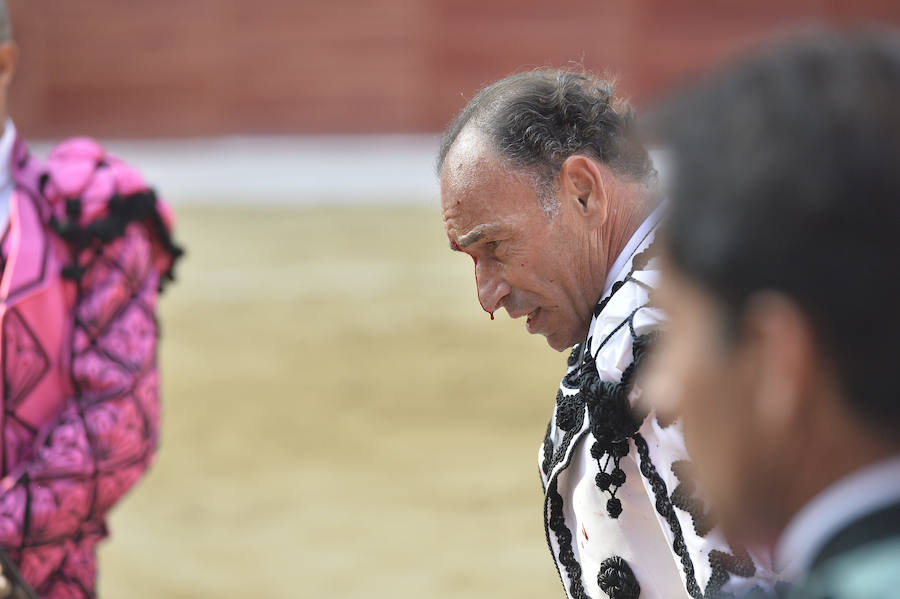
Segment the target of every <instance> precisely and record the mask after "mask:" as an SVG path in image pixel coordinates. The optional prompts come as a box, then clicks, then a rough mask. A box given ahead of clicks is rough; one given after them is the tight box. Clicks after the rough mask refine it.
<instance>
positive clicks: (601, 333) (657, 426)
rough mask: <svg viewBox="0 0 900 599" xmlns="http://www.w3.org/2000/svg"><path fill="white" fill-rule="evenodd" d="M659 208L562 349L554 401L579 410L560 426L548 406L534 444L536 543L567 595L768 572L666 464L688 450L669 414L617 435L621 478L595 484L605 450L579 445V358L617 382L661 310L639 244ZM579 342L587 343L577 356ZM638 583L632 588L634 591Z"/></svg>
mask: <svg viewBox="0 0 900 599" xmlns="http://www.w3.org/2000/svg"><path fill="white" fill-rule="evenodd" d="M660 217H661V209H658V210H657V211H656V212H654V214H652V215H651V216H650V217H649V218H648V219H647V221H645V222H644V224H643V226H642V227H641V228H640V229H639V230H638V231H637V232H636V233H635V235H634V236H633V237H632V239H631V241H630V242H629V244H628V245H627V246H626V248H625V250H624V251H623V252H622V255H620V256H619V259H618V260H617V261H616V263H615V264H614V266H613V268H612V269H611V271H610V276H609V278H608V280H607V283H608V285H607V289H606V291H605V292H604V299H603V300H601V302H600V303H599V304H598V308H600V307H601V306H602V310H601V311H600V312H599V314H598V312H597V310H595V316H594V318H593V320H592V322H591V326H590V333H589V336H588V340H587V342H586V344H581V345H579V346H576V347H575V348H574V350H573V352H572V356H571V357H570V359H569V367H568V372H567V375H566V377H565V378H564V379H563V381H562V383H561V384H560V391H559V395H558V396H557V401H558V406H559V405H560V401H563V402H565V401H567V400H565V399H562V400H561V399H560V398H570V399H569V401H574V402H575V404H574V405H576V406H578V409H577V411H576V412H575V413H576V414H581V416H580V417H578V416H576V417H575V418H574V421H575V422H574V424H573V422H572V420H573V418H572V417H571V415H570V416H569V417H566V416H562V418H563V426H564V427H566V428H568V429H569V430H568V431H567V430H563V429H562V428H560V426H559V425H560V422H559V419H560V417H561V416H560V409H559V408H558V409H557V410H555V411H554V414H553V417H552V419H551V422H550V424H549V426H548V429H547V436H546V438H545V441H544V443H543V444H542V446H541V449H540V451H539V454H538V461H539V466H540V471H541V479H542V482H543V485H544V490H545V501H544V528H545V531H546V535H547V543H548V545H549V547H550V551H551V553H552V555H553V559H554V561H555V562H556V567H557V570H558V571H559V575H560V579H561V580H562V583H563V586H564V587H565V589H566V593H567V594H568V596H569V597H571V598H573V599H585V598H587V597H590V598H596V599H603V598H605V597H612V598H613V599H634V598H636V597H638V596H639V597H640V598H641V599H678V598H685V597H694V598H700V597H704V596H706V595H707V593H708V592H713V591H716V590H717V589H721V590H722V591H724V592H733V593H736V594H742V593H744V592H748V591H750V590H751V589H753V588H754V587H755V586H758V587H760V588H761V589H762V590H766V591H768V590H769V589H771V588H772V586H773V583H774V581H775V579H776V576H775V575H774V573H773V572H772V570H771V566H770V560H769V559H768V557H767V556H762V557H761V556H759V555H757V554H756V553H754V554H753V555H752V556H751V555H750V554H748V553H746V552H744V551H735V550H733V549H732V548H730V547H729V546H728V544H727V543H726V542H725V541H724V539H723V537H722V535H721V534H720V533H719V532H718V530H717V529H716V528H714V527H713V523H711V522H707V521H706V520H708V518H706V517H705V512H706V508H705V504H703V503H702V501H701V500H700V499H699V498H697V497H696V496H695V495H694V489H693V483H692V481H690V480H686V478H687V477H686V475H685V474H684V473H683V472H682V471H681V470H680V469H679V467H678V463H679V462H680V461H684V460H687V459H688V455H687V451H686V449H685V446H684V440H683V438H682V433H681V428H680V423H679V422H678V421H677V420H676V421H675V422H674V423H666V422H662V423H661V422H660V421H659V420H658V419H657V417H656V416H655V415H654V414H652V413H651V414H649V415H648V416H646V417H645V418H644V419H643V422H642V423H641V424H640V427H639V429H638V430H637V432H636V434H632V435H629V436H627V437H625V439H626V440H625V441H624V442H623V443H624V444H620V447H627V454H626V455H625V456H623V457H621V458H620V459H619V464H618V468H620V469H621V472H622V473H624V475H625V481H624V483H623V484H621V486H620V487H618V488H615V486H611V487H609V488H608V489H607V490H602V489H601V487H600V486H598V482H597V480H596V477H597V474H598V473H599V472H600V471H601V466H603V467H604V471H605V472H607V473H610V472H612V471H613V470H614V469H615V461H614V459H613V458H612V457H610V455H609V454H605V455H602V456H600V459H597V456H596V455H592V454H591V448H592V446H593V445H594V443H595V441H596V438H595V436H594V434H593V432H592V431H593V430H594V429H593V428H592V426H591V422H590V421H591V417H590V415H589V412H590V410H589V405H591V404H587V405H585V401H584V399H585V397H582V396H583V395H585V396H586V394H583V393H581V391H580V385H581V383H582V382H583V380H584V379H583V378H582V376H581V373H582V372H584V371H583V370H582V369H583V368H596V372H597V373H598V374H599V377H600V380H601V381H604V382H609V383H620V382H621V381H622V375H623V373H624V372H625V371H626V369H627V368H628V366H629V365H630V364H631V362H632V361H633V355H634V352H633V347H634V341H635V339H637V338H641V337H642V336H644V335H646V334H648V333H650V332H651V331H654V330H655V329H657V328H658V327H659V325H660V324H661V322H662V321H663V319H664V316H663V314H662V313H661V312H660V311H659V310H657V309H655V308H651V307H648V302H649V292H650V290H651V289H652V288H653V287H654V286H655V285H656V283H657V278H658V274H659V273H658V270H657V269H658V264H657V260H656V259H655V258H649V261H647V260H646V258H647V256H649V255H652V254H651V252H650V251H645V250H648V248H650V246H651V244H652V242H653V239H654V237H655V234H656V228H657V225H658V222H659V220H660ZM642 254H643V255H642ZM635 258H637V260H635ZM620 281H622V282H623V283H621V285H619V284H617V282H620ZM614 284H615V285H614ZM610 294H611V297H610ZM604 300H606V301H607V303H606V304H605V306H603V301H604ZM585 345H586V346H587V349H588V350H589V352H590V355H589V356H587V361H585V356H586V354H587V351H585V350H584V349H583V346H585ZM591 357H594V360H593V361H592V360H591V359H590V358H591ZM625 392H627V393H628V397H629V401H630V402H631V403H633V402H634V399H635V396H636V395H638V394H639V389H634V388H632V387H630V386H629V388H628V389H625ZM592 396H593V395H592ZM579 398H580V400H579ZM578 401H580V403H578ZM593 405H597V404H593ZM626 405H627V404H626ZM571 413H572V412H569V414H571ZM594 413H595V414H597V413H598V412H596V411H595V412H594ZM601 436H602V434H601ZM598 445H599V444H598ZM596 453H597V449H596V448H595V454H596ZM642 464H643V468H642ZM673 466H674V467H673ZM642 470H643V472H642ZM676 473H677V474H680V475H681V477H682V478H681V479H679V478H678V476H677V475H676ZM618 474H619V475H620V474H621V473H618ZM613 492H614V496H615V498H617V499H618V500H619V501H620V502H621V504H620V505H621V513H620V514H619V515H618V517H617V518H614V517H612V516H611V514H610V510H609V509H608V504H609V500H610V499H611V498H612V497H613V495H612V493H613ZM679 506H681V507H679ZM685 508H689V509H690V510H691V512H693V514H692V513H690V512H689V511H686V509H685ZM613 511H616V510H615V508H614V509H613ZM695 524H696V526H695ZM617 558H621V559H617ZM623 563H624V564H625V566H623V565H622V564H623ZM601 572H604V575H603V576H602V577H601V576H600V574H601ZM629 575H631V581H629V580H628V577H629ZM601 578H602V582H603V584H602V586H601V580H600V579H601ZM634 582H636V584H633V583H634ZM638 586H639V588H640V590H639V595H638V594H635V593H636V592H638V590H637V587H638Z"/></svg>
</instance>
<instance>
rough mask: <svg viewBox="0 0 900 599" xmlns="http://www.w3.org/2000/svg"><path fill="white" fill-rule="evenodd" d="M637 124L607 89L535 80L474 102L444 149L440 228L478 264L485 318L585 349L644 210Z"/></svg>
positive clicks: (545, 74)
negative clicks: (496, 317) (613, 271)
mask: <svg viewBox="0 0 900 599" xmlns="http://www.w3.org/2000/svg"><path fill="white" fill-rule="evenodd" d="M632 120H633V119H632V115H631V112H630V110H629V109H628V107H627V105H625V104H624V103H622V102H620V101H618V100H617V99H616V97H615V95H614V92H613V89H612V86H611V85H610V84H608V83H606V82H603V81H600V80H597V79H593V78H591V77H589V76H586V75H583V74H576V73H570V72H562V71H534V72H527V73H520V74H518V75H513V76H511V77H508V78H506V79H503V80H501V81H498V82H497V83H494V84H493V85H490V86H489V87H487V88H485V89H483V90H482V91H481V92H479V93H478V94H477V95H476V96H475V98H473V99H472V101H471V102H469V104H468V105H467V106H466V107H465V108H464V109H463V110H462V112H460V114H459V115H458V116H457V117H456V119H455V120H454V121H453V123H451V125H450V127H449V128H448V130H447V132H446V133H445V135H444V138H443V141H442V144H441V150H440V155H439V157H438V170H439V172H440V176H441V205H442V213H443V219H444V225H445V227H446V229H447V236H448V237H449V239H450V244H451V247H452V248H453V249H455V250H461V251H464V252H466V253H467V254H469V255H470V256H471V257H472V258H473V259H474V260H475V274H476V286H477V289H478V297H479V300H480V301H481V305H482V307H483V308H484V309H485V310H486V311H488V312H490V313H492V314H493V312H494V311H495V310H498V309H499V308H505V309H506V311H507V313H508V314H509V315H510V316H511V317H513V318H518V317H521V316H526V317H527V328H528V330H529V332H531V333H540V334H542V335H544V336H545V337H546V338H547V341H548V343H549V344H550V345H551V346H552V347H553V348H555V349H558V350H562V349H565V348H566V347H569V346H571V345H574V344H575V343H578V342H579V341H582V340H583V339H584V336H585V335H586V333H587V329H588V326H589V325H590V320H591V311H592V309H593V308H594V305H595V304H596V302H597V301H598V300H599V296H600V294H601V293H602V292H603V286H604V283H605V280H606V275H607V271H608V269H609V267H610V266H611V264H612V262H613V261H615V259H616V255H617V253H618V251H619V250H620V249H621V247H622V246H623V245H624V244H625V243H626V242H627V241H628V237H629V235H630V233H631V232H632V231H633V230H634V229H635V228H636V224H635V223H637V224H640V221H641V219H642V217H643V216H644V212H645V211H646V205H645V201H644V200H645V195H646V188H645V186H646V184H647V183H648V180H649V179H651V178H652V177H653V175H654V171H653V167H652V165H651V163H650V160H649V158H648V156H647V152H646V151H645V150H644V149H643V148H642V147H641V146H640V145H638V144H636V143H635V142H634V140H633V137H632V136H631V135H630V131H631V124H632Z"/></svg>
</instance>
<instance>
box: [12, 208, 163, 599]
mask: <svg viewBox="0 0 900 599" xmlns="http://www.w3.org/2000/svg"><path fill="white" fill-rule="evenodd" d="M155 256H156V252H155V251H154V239H153V236H152V233H151V232H150V231H149V230H148V227H147V226H146V225H145V223H142V222H133V223H131V224H129V225H128V226H127V228H126V230H125V234H124V235H123V236H121V237H119V238H118V239H116V240H114V241H112V242H111V243H108V244H105V245H102V246H99V249H95V248H87V249H85V250H83V251H82V255H81V256H80V260H79V264H80V265H81V267H82V268H84V271H83V275H82V276H81V278H80V280H79V281H77V282H76V284H77V286H78V294H77V303H76V307H75V314H74V326H73V331H72V339H71V366H72V384H73V387H74V389H75V394H74V396H73V397H71V398H69V399H68V400H67V401H66V404H65V407H64V409H63V411H62V412H61V413H60V414H59V416H58V417H57V418H56V419H55V421H53V422H51V423H49V425H48V426H47V427H45V428H44V429H43V430H44V431H45V433H44V434H42V435H40V436H38V437H37V440H36V443H38V445H37V446H36V447H34V448H33V451H30V452H28V453H30V454H31V456H32V457H31V459H29V460H28V461H27V462H26V463H25V464H23V465H22V467H21V468H19V469H17V471H16V473H14V474H13V476H11V477H8V478H7V479H5V480H4V483H5V484H6V486H5V488H4V489H0V491H2V495H0V545H3V546H4V547H5V548H9V550H10V553H11V555H12V556H13V558H14V559H16V560H17V561H19V563H20V564H21V568H22V573H23V575H24V576H25V578H26V579H27V580H28V581H29V582H30V583H31V584H32V585H33V586H34V587H35V588H36V589H37V590H38V592H39V593H40V594H41V596H42V597H51V598H54V599H55V598H57V597H60V598H61V597H70V596H73V597H75V596H77V597H82V596H84V597H92V596H93V593H94V584H95V583H94V579H95V574H96V566H95V557H94V544H95V543H96V542H97V541H99V540H100V539H101V538H102V537H103V536H105V516H106V513H107V512H108V511H109V509H110V508H112V506H113V505H115V503H116V502H117V501H118V500H119V499H120V498H121V497H122V496H123V495H124V494H125V493H126V492H127V491H128V490H129V489H130V488H131V487H132V485H134V483H135V482H136V481H137V480H138V478H140V476H141V475H142V474H143V472H144V471H145V470H146V469H147V467H148V466H149V464H150V463H151V461H152V458H153V454H154V452H155V449H156V445H157V438H158V431H159V397H158V386H159V377H158V373H157V364H156V342H157V336H158V329H157V323H156V318H155V307H156V298H157V288H158V285H159V279H160V272H159V270H158V268H157V267H156V265H155V263H156V262H158V260H156V259H155ZM76 591H77V593H76Z"/></svg>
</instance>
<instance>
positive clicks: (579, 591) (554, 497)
mask: <svg viewBox="0 0 900 599" xmlns="http://www.w3.org/2000/svg"><path fill="white" fill-rule="evenodd" d="M583 423H584V411H583V410H582V411H581V412H579V413H578V414H577V415H576V424H577V426H576V427H575V429H574V430H572V431H568V432H566V434H565V436H564V437H563V440H562V442H561V443H560V446H559V447H558V448H557V449H556V455H555V456H554V461H553V466H551V470H552V468H554V467H555V465H556V464H557V463H559V462H561V461H562V459H563V457H564V456H565V452H566V448H567V447H568V446H569V443H571V442H572V438H573V437H574V436H575V433H576V432H577V431H579V430H580V429H581V425H582V424H583ZM558 480H559V479H558V478H557V477H553V478H552V479H551V480H550V483H549V485H548V486H547V496H546V499H545V504H544V514H545V517H546V514H547V511H548V508H549V512H550V515H549V518H548V520H547V524H548V525H547V529H546V531H545V532H546V535H547V546H548V547H549V548H550V555H554V552H553V543H552V542H551V541H550V531H551V530H552V531H553V533H554V534H555V535H556V539H557V541H558V543H559V562H560V563H561V564H562V565H563V567H564V568H565V569H566V574H567V575H568V576H569V581H570V582H569V592H570V594H571V596H572V597H573V598H574V599H589V597H588V595H587V593H586V592H585V590H584V586H582V584H581V564H579V563H578V560H577V559H575V553H574V552H573V551H572V532H571V531H570V530H569V527H568V526H566V518H565V515H564V514H563V498H562V495H560V494H559V490H558V487H557V482H558ZM560 581H562V573H561V572H560Z"/></svg>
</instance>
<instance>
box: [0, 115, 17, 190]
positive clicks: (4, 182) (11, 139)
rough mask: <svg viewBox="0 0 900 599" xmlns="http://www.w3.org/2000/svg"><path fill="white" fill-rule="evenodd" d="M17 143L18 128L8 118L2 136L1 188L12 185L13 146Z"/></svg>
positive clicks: (0, 138) (0, 149)
mask: <svg viewBox="0 0 900 599" xmlns="http://www.w3.org/2000/svg"><path fill="white" fill-rule="evenodd" d="M15 142H16V126H15V125H13V122H12V119H11V118H7V119H6V123H5V125H4V128H3V135H2V136H0V188H5V187H7V186H8V185H9V184H10V183H12V171H11V164H10V162H11V161H10V158H11V157H12V149H13V144H14V143H15Z"/></svg>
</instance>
